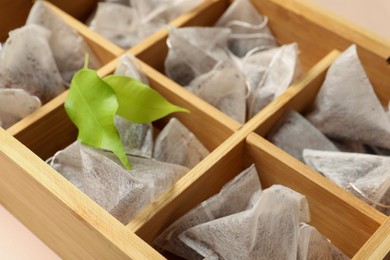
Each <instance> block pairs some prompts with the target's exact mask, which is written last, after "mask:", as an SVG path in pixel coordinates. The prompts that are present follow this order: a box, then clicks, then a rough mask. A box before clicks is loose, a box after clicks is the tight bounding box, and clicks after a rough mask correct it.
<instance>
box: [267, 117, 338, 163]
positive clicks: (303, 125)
mask: <svg viewBox="0 0 390 260" xmlns="http://www.w3.org/2000/svg"><path fill="white" fill-rule="evenodd" d="M267 139H268V140H269V141H271V142H272V143H273V144H275V145H276V146H278V147H279V148H281V149H282V150H284V151H286V152H287V153H289V154H290V155H292V156H294V157H295V158H297V159H298V160H300V161H302V162H303V155H302V153H303V150H304V149H315V150H326V151H338V149H337V147H336V146H335V145H334V144H333V143H332V142H331V141H330V140H329V139H328V138H327V137H326V136H324V135H323V134H322V133H321V132H320V131H319V130H318V129H317V128H315V127H314V126H313V125H312V124H311V123H310V122H309V121H308V120H307V119H306V118H304V117H303V116H302V115H300V114H299V113H297V112H295V111H293V110H290V111H288V112H287V113H286V115H285V116H284V118H283V119H282V120H281V121H280V124H278V125H276V126H275V127H274V128H273V129H272V130H271V132H270V133H269V134H268V136H267Z"/></svg>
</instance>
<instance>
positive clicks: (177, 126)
mask: <svg viewBox="0 0 390 260" xmlns="http://www.w3.org/2000/svg"><path fill="white" fill-rule="evenodd" d="M209 153H210V152H209V151H208V150H207V148H206V147H204V146H203V144H202V143H201V142H200V141H199V140H198V139H197V138H196V136H195V135H194V134H193V133H192V132H191V131H190V130H188V129H187V128H186V127H185V126H184V125H183V124H182V123H180V121H179V120H177V119H176V118H171V119H170V120H169V123H168V124H167V125H166V126H165V127H164V129H163V130H162V131H161V132H160V134H159V135H158V136H157V138H156V144H155V147H154V153H153V158H155V159H156V160H159V161H162V162H169V163H175V164H179V165H183V166H185V167H188V168H193V167H194V166H195V165H197V164H198V163H199V162H200V161H201V160H203V159H204V158H205V157H206V156H207V155H208V154H209Z"/></svg>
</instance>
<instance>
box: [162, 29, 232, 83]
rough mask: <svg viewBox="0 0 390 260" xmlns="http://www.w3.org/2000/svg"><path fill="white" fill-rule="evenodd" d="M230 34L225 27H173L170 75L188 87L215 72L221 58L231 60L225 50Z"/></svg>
mask: <svg viewBox="0 0 390 260" xmlns="http://www.w3.org/2000/svg"><path fill="white" fill-rule="evenodd" d="M229 33H230V30H229V29H225V28H201V27H190V28H180V29H175V28H170V30H169V37H168V40H167V44H168V47H169V51H168V55H167V58H166V59H165V73H166V75H167V76H168V77H170V78H171V79H173V80H174V81H176V82H177V83H179V84H180V85H182V86H187V85H188V84H190V82H191V81H192V80H193V79H194V78H196V77H198V76H200V75H202V74H205V73H207V72H209V71H211V70H212V69H213V68H214V67H215V65H216V64H217V63H218V61H226V60H228V58H229V56H228V54H227V53H226V52H225V51H224V50H223V49H224V47H225V46H226V44H227V37H228V34H229ZM210 39H212V41H210Z"/></svg>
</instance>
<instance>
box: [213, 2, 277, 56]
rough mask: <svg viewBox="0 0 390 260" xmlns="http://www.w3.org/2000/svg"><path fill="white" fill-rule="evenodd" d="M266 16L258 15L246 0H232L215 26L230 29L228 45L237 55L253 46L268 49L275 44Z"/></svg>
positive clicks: (244, 52) (242, 54)
mask: <svg viewBox="0 0 390 260" xmlns="http://www.w3.org/2000/svg"><path fill="white" fill-rule="evenodd" d="M267 23H268V18H267V17H263V16H262V15H260V14H259V13H258V12H257V10H256V8H255V7H254V6H253V5H252V4H251V2H250V1H248V0H237V1H234V2H233V3H232V4H231V5H230V6H229V8H228V9H227V10H226V11H225V13H224V14H223V15H222V16H221V18H220V19H219V20H218V21H217V22H216V24H215V26H218V27H227V28H230V29H231V30H232V34H231V35H229V40H228V47H229V49H230V50H231V51H232V53H234V54H235V55H237V56H238V57H243V56H245V54H246V53H247V52H248V51H250V50H252V49H253V48H261V49H269V48H274V47H276V46H277V42H276V39H275V38H274V36H273V35H272V33H271V31H270V29H269V28H268V26H267Z"/></svg>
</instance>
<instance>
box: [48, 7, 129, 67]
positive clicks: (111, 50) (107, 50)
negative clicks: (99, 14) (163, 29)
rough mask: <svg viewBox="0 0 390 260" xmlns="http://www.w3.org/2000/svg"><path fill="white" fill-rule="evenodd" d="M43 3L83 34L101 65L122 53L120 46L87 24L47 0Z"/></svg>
mask: <svg viewBox="0 0 390 260" xmlns="http://www.w3.org/2000/svg"><path fill="white" fill-rule="evenodd" d="M45 4H46V5H47V6H49V7H50V8H51V9H52V10H53V11H54V12H55V13H56V14H57V15H58V16H60V17H61V18H62V19H63V20H64V21H65V22H66V23H67V24H69V25H70V26H71V27H72V28H74V29H76V31H78V32H79V33H80V34H81V35H82V36H83V38H84V39H85V40H86V42H87V43H88V45H89V46H90V47H91V49H92V51H93V52H94V53H95V54H96V56H97V57H98V59H99V60H100V61H101V62H102V64H103V65H104V64H106V63H108V62H110V61H111V60H113V59H114V58H116V57H118V56H119V55H121V54H123V53H124V50H123V49H122V48H120V47H118V46H117V45H115V44H114V43H112V42H110V41H109V40H107V39H106V38H104V37H103V36H101V35H100V34H98V33H96V32H94V31H92V30H91V29H89V28H88V26H86V25H85V24H83V23H82V22H80V21H78V20H77V19H75V18H74V17H72V16H71V15H69V14H67V13H65V12H64V11H62V10H61V9H59V8H58V7H56V6H55V5H53V4H51V3H49V2H45Z"/></svg>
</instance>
